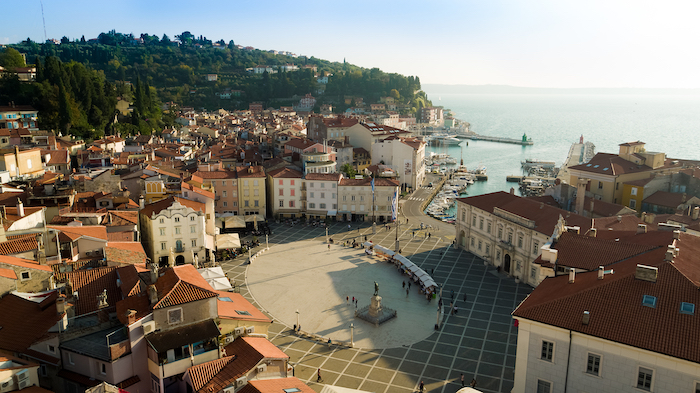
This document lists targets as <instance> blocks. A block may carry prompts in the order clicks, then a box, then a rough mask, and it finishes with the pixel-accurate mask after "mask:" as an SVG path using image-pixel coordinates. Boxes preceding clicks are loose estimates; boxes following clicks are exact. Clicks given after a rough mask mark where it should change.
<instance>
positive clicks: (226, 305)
mask: <svg viewBox="0 0 700 393" xmlns="http://www.w3.org/2000/svg"><path fill="white" fill-rule="evenodd" d="M214 292H216V293H217V294H218V298H217V301H216V305H217V309H218V314H219V318H226V319H238V320H244V321H261V322H267V323H269V322H270V318H268V317H266V316H265V314H263V313H262V312H261V311H260V310H258V309H257V308H256V307H255V306H253V305H252V304H251V303H250V302H249V301H248V300H246V298H244V297H243V295H241V294H240V293H233V292H225V291H214ZM222 298H228V299H231V301H225V300H221V299H222ZM236 311H247V312H248V313H249V314H250V315H241V314H239V313H237V312H236Z"/></svg>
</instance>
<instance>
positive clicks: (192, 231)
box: [190, 202, 226, 233]
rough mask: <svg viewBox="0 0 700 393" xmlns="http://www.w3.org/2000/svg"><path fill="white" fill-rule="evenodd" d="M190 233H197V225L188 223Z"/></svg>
mask: <svg viewBox="0 0 700 393" xmlns="http://www.w3.org/2000/svg"><path fill="white" fill-rule="evenodd" d="M224 206H226V202H224ZM190 233H197V227H196V226H195V225H190Z"/></svg>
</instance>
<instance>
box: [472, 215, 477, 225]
mask: <svg viewBox="0 0 700 393" xmlns="http://www.w3.org/2000/svg"><path fill="white" fill-rule="evenodd" d="M472 226H473V227H475V226H476V216H472Z"/></svg>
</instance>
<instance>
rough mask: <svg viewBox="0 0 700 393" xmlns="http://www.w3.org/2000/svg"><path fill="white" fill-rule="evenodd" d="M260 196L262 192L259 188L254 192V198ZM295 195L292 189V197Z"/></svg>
mask: <svg viewBox="0 0 700 393" xmlns="http://www.w3.org/2000/svg"><path fill="white" fill-rule="evenodd" d="M258 195H260V190H258V189H257V188H256V189H254V190H253V196H258ZM293 195H294V189H292V196H293Z"/></svg>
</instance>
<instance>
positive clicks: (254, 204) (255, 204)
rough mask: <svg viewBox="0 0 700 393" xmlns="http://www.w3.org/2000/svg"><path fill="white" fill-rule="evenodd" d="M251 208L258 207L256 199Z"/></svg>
mask: <svg viewBox="0 0 700 393" xmlns="http://www.w3.org/2000/svg"><path fill="white" fill-rule="evenodd" d="M253 206H255V207H258V206H259V204H258V200H257V199H256V200H254V201H253Z"/></svg>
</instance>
